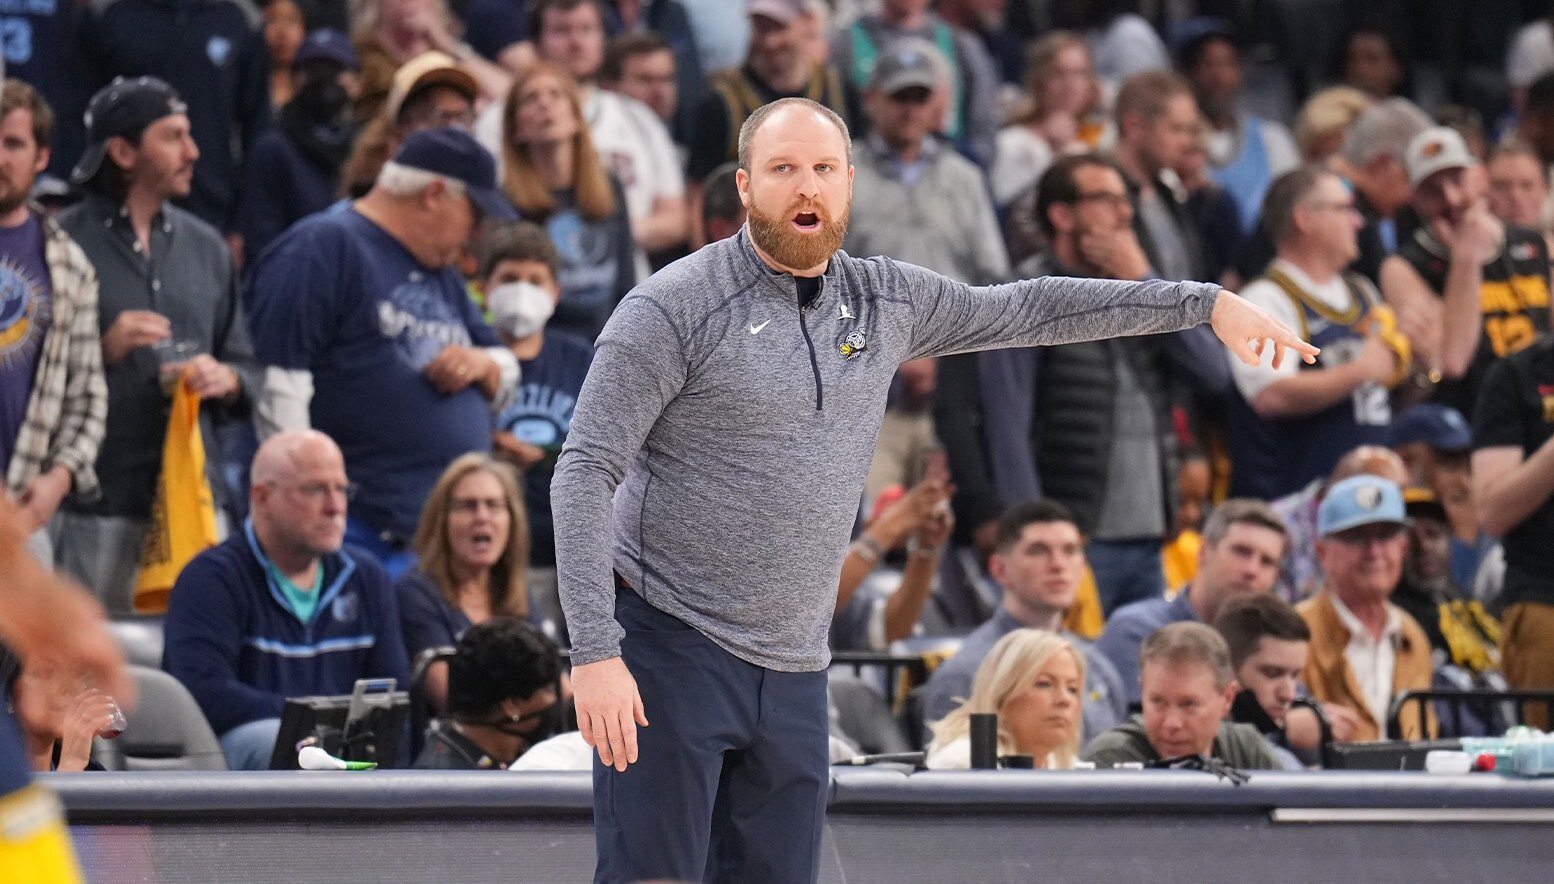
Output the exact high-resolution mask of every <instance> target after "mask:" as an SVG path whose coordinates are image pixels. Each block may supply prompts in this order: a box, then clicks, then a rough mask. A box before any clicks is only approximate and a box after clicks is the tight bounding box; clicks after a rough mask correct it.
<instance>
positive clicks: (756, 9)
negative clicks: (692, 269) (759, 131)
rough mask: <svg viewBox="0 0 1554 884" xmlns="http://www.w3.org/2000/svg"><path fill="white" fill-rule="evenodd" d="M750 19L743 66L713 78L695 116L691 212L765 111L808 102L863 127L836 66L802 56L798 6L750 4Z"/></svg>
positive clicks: (778, 1) (780, 1) (792, 0)
mask: <svg viewBox="0 0 1554 884" xmlns="http://www.w3.org/2000/svg"><path fill="white" fill-rule="evenodd" d="M749 16H750V48H749V52H748V54H747V55H746V56H745V60H744V63H743V64H742V65H740V66H738V67H733V68H729V69H728V70H726V71H722V72H719V73H717V74H714V75H713V76H712V91H711V92H710V93H709V94H708V95H707V96H706V97H704V98H703V99H702V100H701V103H700V105H699V106H698V107H697V108H696V110H695V113H694V115H693V118H694V120H695V126H694V127H693V128H692V130H691V131H692V133H693V135H692V137H691V139H690V141H689V144H688V147H689V148H690V151H689V156H688V157H687V159H686V170H685V176H686V178H687V179H689V180H690V181H691V182H692V186H691V192H692V201H691V202H692V205H693V206H694V205H696V204H698V203H699V202H700V200H701V194H700V188H699V187H698V185H699V184H700V183H701V182H703V181H705V180H706V179H707V177H708V176H709V175H711V173H712V171H713V170H714V169H716V168H717V167H718V166H720V165H722V164H723V163H727V162H731V161H733V160H736V159H738V156H737V154H738V147H739V130H740V128H741V127H743V126H744V123H745V120H746V119H748V118H749V116H750V115H751V114H753V113H755V111H756V109H757V108H760V107H762V106H763V105H766V104H768V103H770V102H773V101H776V100H777V99H779V98H792V97H802V98H808V99H810V100H812V101H818V102H820V103H821V104H823V105H825V106H826V107H828V108H830V109H831V110H834V111H836V112H837V113H838V114H839V115H841V117H842V118H843V119H844V120H846V121H847V124H848V126H849V127H851V128H853V129H857V128H858V125H859V124H860V123H861V122H862V120H861V115H862V107H861V102H860V101H859V99H858V94H857V92H856V91H855V90H854V89H853V88H852V86H851V84H850V82H849V81H848V80H846V79H844V78H843V77H842V75H841V74H840V73H839V72H838V71H837V69H836V68H835V67H834V66H832V65H830V64H826V63H823V62H817V61H815V60H814V59H812V58H810V57H809V56H808V55H807V54H805V51H804V50H805V47H804V44H803V42H802V38H803V32H804V28H805V23H804V19H805V13H804V4H803V3H802V0H752V2H751V3H750V4H749ZM708 241H709V242H711V241H713V240H710V239H709V240H708Z"/></svg>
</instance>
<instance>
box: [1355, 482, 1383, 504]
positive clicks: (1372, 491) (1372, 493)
mask: <svg viewBox="0 0 1554 884" xmlns="http://www.w3.org/2000/svg"><path fill="white" fill-rule="evenodd" d="M1354 502H1355V503H1356V504H1358V505H1359V507H1360V509H1363V510H1373V509H1375V508H1376V507H1379V506H1381V486H1379V485H1361V486H1360V487H1359V488H1356V489H1354Z"/></svg>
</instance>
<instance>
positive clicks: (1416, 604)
mask: <svg viewBox="0 0 1554 884" xmlns="http://www.w3.org/2000/svg"><path fill="white" fill-rule="evenodd" d="M1403 506H1404V510H1405V512H1407V513H1408V551H1407V552H1406V553H1404V555H1403V579H1402V580H1400V581H1399V582H1398V588H1397V589H1396V590H1393V592H1392V602H1393V603H1394V604H1396V605H1397V606H1398V607H1399V608H1402V609H1403V610H1404V611H1407V612H1408V615H1409V616H1410V617H1413V618H1414V622H1416V623H1418V624H1419V627H1420V628H1421V629H1423V630H1424V631H1425V635H1427V636H1429V637H1430V647H1431V648H1432V649H1433V650H1434V653H1433V658H1434V660H1435V665H1436V670H1437V672H1439V670H1440V668H1441V667H1442V666H1444V665H1450V666H1454V667H1457V668H1458V669H1460V670H1462V672H1464V673H1466V675H1467V676H1468V677H1469V679H1471V678H1473V677H1477V676H1479V675H1482V674H1485V673H1492V672H1498V671H1499V669H1500V648H1499V644H1500V636H1501V629H1500V622H1499V621H1497V620H1496V619H1495V618H1494V617H1492V616H1490V614H1489V612H1488V611H1485V610H1484V606H1483V605H1482V604H1481V603H1479V601H1478V600H1476V599H1471V598H1468V597H1467V595H1466V594H1465V593H1464V592H1463V584H1462V583H1460V582H1458V581H1457V579H1456V578H1455V577H1454V576H1453V574H1452V568H1451V541H1452V536H1451V525H1450V523H1449V522H1448V521H1447V515H1446V508H1445V507H1444V506H1442V505H1441V502H1440V500H1439V499H1437V498H1436V495H1435V492H1433V491H1431V490H1430V489H1428V488H1408V489H1405V490H1404V492H1403ZM1469 586H1471V584H1469ZM1467 686H1469V687H1471V686H1472V685H1467Z"/></svg>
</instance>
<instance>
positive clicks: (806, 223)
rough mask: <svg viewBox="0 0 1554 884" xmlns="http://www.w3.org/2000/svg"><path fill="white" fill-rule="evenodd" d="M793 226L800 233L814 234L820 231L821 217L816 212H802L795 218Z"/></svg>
mask: <svg viewBox="0 0 1554 884" xmlns="http://www.w3.org/2000/svg"><path fill="white" fill-rule="evenodd" d="M793 226H794V227H795V228H796V229H798V231H799V232H800V233H814V232H815V231H817V230H819V229H820V216H819V215H816V214H815V213H814V212H800V213H798V214H797V215H794V216H793Z"/></svg>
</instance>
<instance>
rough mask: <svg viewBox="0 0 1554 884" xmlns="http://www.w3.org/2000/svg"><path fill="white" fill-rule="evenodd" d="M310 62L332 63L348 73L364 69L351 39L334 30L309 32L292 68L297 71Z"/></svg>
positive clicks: (298, 50)
mask: <svg viewBox="0 0 1554 884" xmlns="http://www.w3.org/2000/svg"><path fill="white" fill-rule="evenodd" d="M310 61H332V62H334V63H336V64H338V65H340V67H342V68H345V69H346V70H348V71H359V70H361V68H362V65H361V60H360V59H358V58H357V57H356V50H355V49H353V48H352V47H351V39H350V38H349V37H347V36H346V35H344V34H342V33H340V32H339V31H337V30H335V29H334V28H319V29H318V30H316V31H309V32H308V35H307V37H306V38H304V39H303V41H302V45H301V46H299V47H297V55H296V57H295V58H293V59H292V60H291V67H292V69H293V70H295V69H297V68H299V67H302V66H303V65H304V64H307V63H308V62H310Z"/></svg>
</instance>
